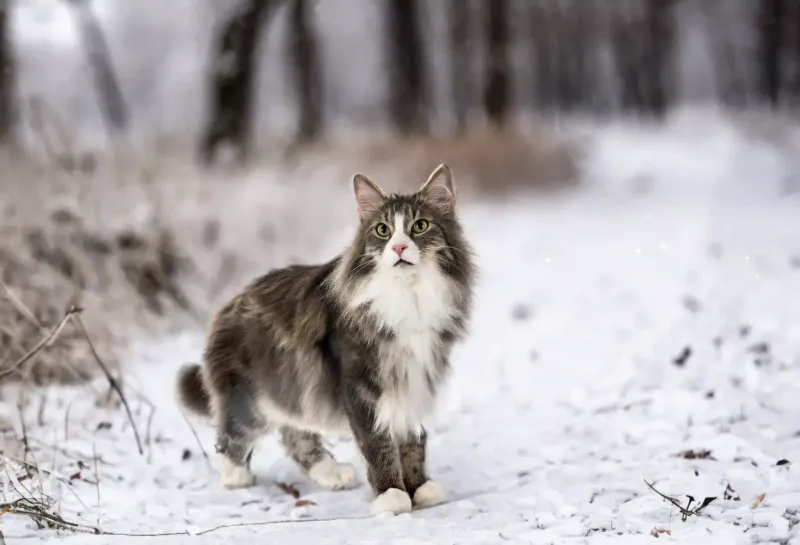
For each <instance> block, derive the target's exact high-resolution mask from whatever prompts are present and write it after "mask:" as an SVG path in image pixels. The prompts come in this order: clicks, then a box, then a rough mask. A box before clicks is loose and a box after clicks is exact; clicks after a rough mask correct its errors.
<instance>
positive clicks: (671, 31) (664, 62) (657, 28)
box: [641, 0, 675, 116]
mask: <svg viewBox="0 0 800 545" xmlns="http://www.w3.org/2000/svg"><path fill="white" fill-rule="evenodd" d="M674 7H675V0H648V2H647V4H646V8H645V20H644V28H643V33H644V37H645V40H644V43H643V46H644V57H643V62H642V67H641V70H642V86H643V88H644V89H643V91H644V101H645V103H644V109H645V110H646V111H648V112H651V113H653V114H656V115H659V116H661V115H664V113H665V112H666V110H667V107H668V106H669V96H670V92H669V86H670V82H671V81H672V79H673V78H672V77H671V74H670V70H671V67H672V58H673V57H672V55H673V49H674V45H675V17H674Z"/></svg>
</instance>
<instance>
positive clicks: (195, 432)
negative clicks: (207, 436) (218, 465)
mask: <svg viewBox="0 0 800 545" xmlns="http://www.w3.org/2000/svg"><path fill="white" fill-rule="evenodd" d="M181 416H183V420H184V422H186V425H187V426H189V429H190V430H191V431H192V435H194V440H195V441H196V442H197V446H198V447H199V448H200V452H202V453H203V458H205V459H206V464H208V467H209V468H211V458H209V456H208V453H207V452H206V449H204V448H203V443H202V441H200V436H199V435H197V431H196V430H195V429H194V426H192V423H191V422H189V419H188V418H186V415H185V414H184V413H183V411H181Z"/></svg>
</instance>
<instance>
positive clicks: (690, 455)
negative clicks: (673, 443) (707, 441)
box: [678, 449, 715, 460]
mask: <svg viewBox="0 0 800 545" xmlns="http://www.w3.org/2000/svg"><path fill="white" fill-rule="evenodd" d="M678 456H679V457H681V458H685V459H687V460H714V459H715V458H714V457H713V456H711V451H710V450H708V449H702V450H691V449H689V450H684V451H683V452H681V453H679V454H678Z"/></svg>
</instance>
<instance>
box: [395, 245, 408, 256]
mask: <svg viewBox="0 0 800 545" xmlns="http://www.w3.org/2000/svg"><path fill="white" fill-rule="evenodd" d="M406 248H408V244H393V245H392V250H394V253H396V254H397V255H398V256H399V257H403V251H404V250H405V249H406Z"/></svg>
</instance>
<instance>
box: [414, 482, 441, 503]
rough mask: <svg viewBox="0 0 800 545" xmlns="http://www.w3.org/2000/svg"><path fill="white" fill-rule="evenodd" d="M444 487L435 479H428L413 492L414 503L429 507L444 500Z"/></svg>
mask: <svg viewBox="0 0 800 545" xmlns="http://www.w3.org/2000/svg"><path fill="white" fill-rule="evenodd" d="M444 495H445V494H444V487H443V486H442V485H440V484H439V483H437V482H435V481H428V482H426V483H425V484H423V485H422V486H420V487H419V488H417V491H416V492H414V505H415V506H417V507H431V506H433V505H438V504H440V503H442V501H444Z"/></svg>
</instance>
